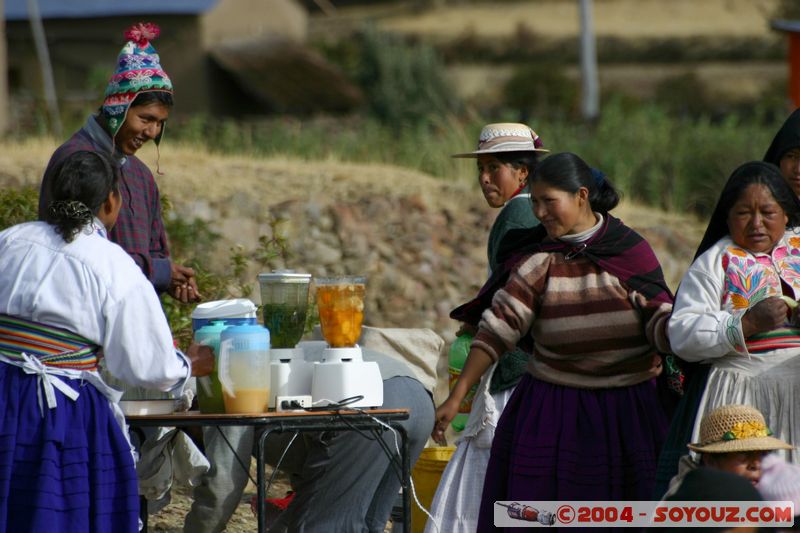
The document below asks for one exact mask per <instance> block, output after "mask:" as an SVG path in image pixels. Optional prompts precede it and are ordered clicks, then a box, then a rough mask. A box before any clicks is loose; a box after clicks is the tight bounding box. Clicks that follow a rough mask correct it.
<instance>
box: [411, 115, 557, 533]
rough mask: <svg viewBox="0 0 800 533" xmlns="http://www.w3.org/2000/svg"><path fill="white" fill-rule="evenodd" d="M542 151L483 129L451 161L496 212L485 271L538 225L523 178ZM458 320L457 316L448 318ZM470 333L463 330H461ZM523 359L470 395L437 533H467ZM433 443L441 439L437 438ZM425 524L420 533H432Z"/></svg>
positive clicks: (441, 491) (439, 498)
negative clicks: (471, 168) (469, 165)
mask: <svg viewBox="0 0 800 533" xmlns="http://www.w3.org/2000/svg"><path fill="white" fill-rule="evenodd" d="M545 152H548V150H545V149H544V148H542V141H541V139H540V138H539V136H538V135H537V134H536V132H534V131H533V130H532V129H531V128H529V127H528V126H526V125H525V124H516V123H501V124H487V125H486V126H484V127H483V129H482V130H481V132H480V136H479V138H478V146H477V149H476V150H475V151H474V152H467V153H462V154H455V155H454V156H453V157H458V158H471V159H476V160H477V161H476V163H477V170H478V183H479V185H480V187H481V192H482V193H483V197H484V198H485V199H486V203H487V204H489V206H490V207H493V208H495V209H500V212H499V213H498V214H497V218H495V221H494V224H493V225H492V228H491V230H490V232H489V242H488V246H487V255H488V259H489V270H490V272H491V271H492V270H495V269H496V268H497V267H498V250H499V248H500V243H501V241H502V240H503V237H504V236H505V235H506V233H507V232H508V231H509V230H513V229H530V228H533V227H534V226H536V225H537V224H538V223H539V221H538V220H537V219H536V217H535V216H534V215H533V210H532V209H531V205H530V192H529V189H528V176H531V175H533V171H534V169H535V168H536V163H537V161H538V158H539V154H541V153H545ZM451 317H453V318H456V319H458V318H459V317H458V315H457V314H456V315H455V316H454V315H451ZM470 329H472V328H471V326H470V325H468V324H467V325H465V327H464V328H462V331H467V330H470ZM527 360H528V354H527V353H525V352H523V351H521V350H519V349H516V350H511V351H508V352H506V353H505V354H503V356H502V357H501V358H500V360H499V361H498V363H497V364H495V365H493V366H492V368H491V369H490V370H489V371H488V372H486V374H484V376H483V378H482V380H481V383H480V385H479V386H478V389H477V391H476V394H475V399H474V400H473V404H472V408H471V410H470V414H469V417H468V419H467V423H466V426H465V428H464V430H463V433H462V435H461V439H460V440H459V442H458V445H457V449H456V451H455V453H454V454H453V456H452V458H451V459H450V461H449V462H448V464H447V467H446V468H445V471H444V473H443V474H442V479H441V481H440V483H439V487H438V488H437V490H436V495H435V496H434V499H433V503H432V505H431V514H432V516H433V522H435V524H436V526H438V531H440V532H444V531H448V532H454V533H458V532H464V533H467V532H470V533H471V532H473V531H475V527H476V526H477V522H478V505H479V503H480V498H481V491H482V489H483V478H484V476H485V474H486V465H487V463H488V462H489V452H490V447H491V444H492V439H493V437H494V429H495V427H496V426H497V420H498V419H499V418H500V413H501V412H502V411H503V407H505V404H506V402H507V401H508V399H509V397H510V396H511V393H512V392H513V390H514V387H515V386H516V384H517V383H518V382H519V380H520V378H521V377H522V375H523V374H524V373H525V365H526V363H527ZM437 440H438V441H439V442H443V439H441V438H437ZM436 526H434V525H433V523H432V522H431V521H429V522H428V524H427V526H426V528H425V530H426V531H429V532H433V531H437V529H436Z"/></svg>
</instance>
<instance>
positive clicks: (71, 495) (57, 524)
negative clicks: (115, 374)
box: [0, 363, 139, 533]
mask: <svg viewBox="0 0 800 533" xmlns="http://www.w3.org/2000/svg"><path fill="white" fill-rule="evenodd" d="M37 379H38V378H37V376H36V375H30V374H25V373H24V372H23V371H22V369H20V368H18V367H15V366H12V365H9V364H5V363H0V413H2V415H0V531H25V532H38V531H41V532H45V531H47V532H52V531H59V532H73V531H74V532H109V533H111V532H114V533H116V532H136V531H138V526H139V521H138V515H139V496H138V484H137V480H136V469H135V467H134V463H133V457H132V455H131V450H130V446H129V444H128V441H127V439H126V438H125V435H124V434H123V432H122V429H121V428H120V427H119V423H118V422H117V421H116V420H115V418H114V415H113V413H112V410H111V407H110V406H109V402H108V399H107V398H106V397H104V396H103V395H102V394H101V393H100V392H99V391H98V390H97V389H95V388H94V387H93V386H92V385H90V384H88V383H85V382H81V380H75V379H67V378H61V379H62V380H63V381H64V382H65V383H67V384H68V385H70V386H71V387H72V388H74V389H75V390H77V391H78V392H79V393H80V396H79V397H78V398H77V400H75V401H72V400H70V399H69V398H67V397H66V396H64V395H63V394H62V393H61V392H60V391H58V390H57V389H56V390H55V395H56V399H57V402H58V406H57V407H56V408H55V409H48V408H47V405H46V402H45V399H44V396H42V402H43V408H44V416H42V414H41V411H40V410H39V405H38V402H37V387H39V385H37Z"/></svg>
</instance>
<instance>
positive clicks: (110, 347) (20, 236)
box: [0, 221, 191, 392]
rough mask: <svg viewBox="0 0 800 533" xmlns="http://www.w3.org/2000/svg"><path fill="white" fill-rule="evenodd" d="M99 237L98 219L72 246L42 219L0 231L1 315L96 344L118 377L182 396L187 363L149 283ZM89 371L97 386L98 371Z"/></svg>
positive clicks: (73, 372) (127, 258) (101, 232)
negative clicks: (35, 323)
mask: <svg viewBox="0 0 800 533" xmlns="http://www.w3.org/2000/svg"><path fill="white" fill-rule="evenodd" d="M104 235H105V231H104V229H103V228H102V226H101V225H100V224H99V221H95V223H94V224H92V225H90V226H87V227H86V228H85V229H84V231H82V232H81V233H79V234H78V236H77V237H76V238H75V240H73V241H72V242H71V243H66V242H64V240H63V239H62V237H61V236H60V235H58V234H57V233H56V232H55V231H54V229H53V227H52V226H50V225H49V224H47V223H45V222H28V223H25V224H20V225H17V226H13V227H11V228H9V229H7V230H5V231H3V232H0V314H4V315H10V316H17V317H20V318H24V319H28V320H33V321H36V322H40V323H43V324H47V325H49V326H54V327H59V328H64V329H67V330H69V331H72V332H73V333H76V334H78V335H80V336H82V337H84V338H86V339H88V340H90V341H92V342H94V343H96V344H98V345H100V346H102V348H103V354H104V358H105V364H106V367H107V368H108V370H109V372H111V373H112V374H113V375H114V376H116V377H118V378H119V379H121V380H123V381H125V382H127V383H130V384H132V385H138V386H144V387H148V388H154V389H158V390H162V391H172V392H180V391H181V390H182V388H183V386H184V385H185V383H186V380H187V379H188V378H189V377H190V375H191V365H190V363H189V360H188V359H187V358H186V357H185V356H184V355H183V354H181V353H180V352H177V351H176V350H175V348H174V344H173V340H172V334H171V332H170V329H169V325H168V323H167V320H166V317H165V316H164V312H163V310H162V309H161V304H160V302H159V300H158V296H157V295H156V293H155V290H154V289H153V286H152V284H151V283H150V282H149V281H148V280H147V279H146V278H145V277H144V275H143V274H142V271H141V270H140V269H139V267H138V266H137V265H136V263H134V261H133V259H131V258H130V256H128V254H127V253H126V252H125V251H124V250H123V249H122V248H120V247H119V246H118V245H116V244H114V243H112V242H110V241H108V240H107V239H106V238H105V236H104ZM56 373H57V374H59V375H66V376H69V377H82V376H84V375H85V374H87V373H86V372H82V371H79V370H63V371H59V372H56ZM90 374H93V376H92V378H95V379H91V380H90V381H92V382H96V374H97V373H96V372H91V373H90Z"/></svg>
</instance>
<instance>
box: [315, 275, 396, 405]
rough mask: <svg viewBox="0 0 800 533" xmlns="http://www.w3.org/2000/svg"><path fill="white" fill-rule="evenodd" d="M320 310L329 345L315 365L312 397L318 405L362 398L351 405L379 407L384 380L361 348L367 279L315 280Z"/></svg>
mask: <svg viewBox="0 0 800 533" xmlns="http://www.w3.org/2000/svg"><path fill="white" fill-rule="evenodd" d="M315 284H316V287H317V309H318V311H319V321H320V326H321V328H322V336H323V337H324V338H325V341H326V342H327V344H328V347H327V348H325V350H323V355H322V362H319V363H315V364H314V375H313V379H312V385H311V389H312V390H311V396H312V399H313V400H314V402H315V403H317V402H327V403H337V402H340V401H341V400H343V399H346V398H351V397H354V396H361V397H362V398H361V400H358V401H356V402H354V403H351V404H349V405H351V406H353V407H379V406H381V405H382V404H383V380H382V378H381V375H380V370H379V369H378V365H377V363H375V362H365V361H364V360H363V358H362V355H361V348H359V347H358V344H357V342H358V338H359V337H360V336H361V324H362V322H363V321H364V295H365V293H366V279H365V278H364V277H363V276H344V277H337V278H316V279H315Z"/></svg>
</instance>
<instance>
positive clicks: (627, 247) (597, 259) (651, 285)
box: [450, 215, 673, 326]
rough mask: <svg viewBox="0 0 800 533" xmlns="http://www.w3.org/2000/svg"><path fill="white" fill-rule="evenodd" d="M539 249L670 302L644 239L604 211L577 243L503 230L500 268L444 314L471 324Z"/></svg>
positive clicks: (532, 232)
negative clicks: (584, 262)
mask: <svg viewBox="0 0 800 533" xmlns="http://www.w3.org/2000/svg"><path fill="white" fill-rule="evenodd" d="M542 252H544V253H556V252H561V253H564V254H565V255H566V254H575V255H578V254H581V255H584V256H585V257H586V258H587V259H589V260H590V261H592V262H593V263H595V264H596V265H597V266H599V267H600V268H602V269H603V270H605V271H606V272H608V273H609V274H612V275H614V276H616V277H617V278H618V279H619V281H620V283H622V284H623V285H624V286H625V287H627V288H628V289H631V290H635V291H638V292H640V293H641V294H642V295H644V297H645V298H647V299H648V300H653V301H656V302H663V303H672V301H673V298H672V293H671V292H670V290H669V287H667V283H666V281H665V280H664V274H663V272H662V271H661V265H660V264H659V262H658V259H657V258H656V256H655V254H654V253H653V249H652V248H650V245H649V244H648V243H647V241H646V240H644V238H642V236H641V235H639V234H638V233H636V232H635V231H633V230H632V229H631V228H629V227H628V226H626V225H625V224H623V223H622V221H620V220H619V219H617V218H614V217H613V216H611V215H605V217H604V218H603V224H602V226H601V227H600V230H599V231H598V232H597V233H595V234H594V235H593V236H592V237H591V238H590V239H589V240H588V241H586V242H585V243H582V244H581V245H578V246H574V245H572V244H570V243H565V242H561V241H549V240H547V231H546V230H545V229H544V227H543V226H537V227H535V228H533V229H523V230H511V231H509V232H508V233H507V234H506V236H505V238H504V239H503V242H502V243H501V245H500V250H499V252H498V263H500V264H501V265H502V266H501V267H500V268H498V269H497V270H496V271H494V272H492V275H491V277H490V278H489V279H488V281H487V282H486V283H485V284H484V286H483V287H482V288H481V290H480V291H479V292H478V295H477V296H476V297H475V298H474V299H472V300H470V301H469V302H467V303H465V304H463V305H460V306H458V307H456V308H455V309H453V311H451V312H450V318H453V319H455V320H459V321H461V322H467V323H468V324H472V325H474V326H477V325H478V322H479V321H480V318H481V314H482V313H483V311H484V310H485V309H487V308H489V307H491V305H492V298H493V297H494V294H495V292H497V291H498V290H499V289H501V288H503V286H505V284H506V282H507V281H508V278H509V277H510V275H511V272H512V270H513V269H514V268H515V267H516V266H517V265H518V264H519V263H520V262H521V261H522V260H523V259H525V258H526V257H528V256H530V255H533V254H536V253H542Z"/></svg>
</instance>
